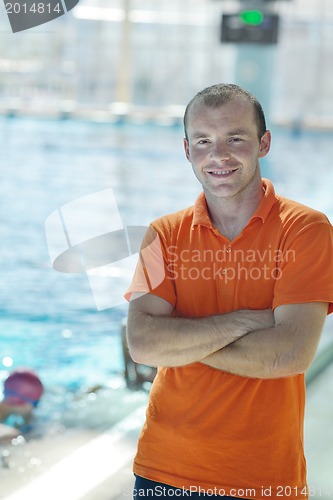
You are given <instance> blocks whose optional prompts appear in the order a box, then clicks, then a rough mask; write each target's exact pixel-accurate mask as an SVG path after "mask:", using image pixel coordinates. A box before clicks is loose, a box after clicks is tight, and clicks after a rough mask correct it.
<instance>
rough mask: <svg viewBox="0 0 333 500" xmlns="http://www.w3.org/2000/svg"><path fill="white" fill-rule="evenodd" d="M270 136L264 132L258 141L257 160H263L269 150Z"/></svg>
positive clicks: (268, 132)
mask: <svg viewBox="0 0 333 500" xmlns="http://www.w3.org/2000/svg"><path fill="white" fill-rule="evenodd" d="M271 140H272V136H271V133H270V131H269V130H266V132H265V133H264V135H263V136H262V138H261V140H260V149H259V158H264V156H266V155H267V154H268V152H269V150H270V148H271Z"/></svg>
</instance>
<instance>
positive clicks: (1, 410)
mask: <svg viewBox="0 0 333 500" xmlns="http://www.w3.org/2000/svg"><path fill="white" fill-rule="evenodd" d="M43 391H44V388H43V384H42V382H41V380H40V379H39V377H38V376H37V374H36V373H35V372H34V371H33V370H30V369H26V368H21V369H17V370H15V371H13V372H12V373H11V374H10V375H9V376H8V378H7V379H6V380H5V382H4V391H3V392H4V399H3V401H1V402H0V441H1V440H6V439H12V438H13V437H15V436H18V435H19V434H20V432H19V430H18V429H16V428H15V427H13V426H11V425H8V420H9V418H10V417H11V416H12V415H15V416H18V417H21V419H22V422H24V423H26V422H28V421H29V419H30V418H31V416H32V412H33V409H34V408H36V406H37V405H38V403H39V400H40V398H41V396H42V394H43ZM1 422H3V423H1Z"/></svg>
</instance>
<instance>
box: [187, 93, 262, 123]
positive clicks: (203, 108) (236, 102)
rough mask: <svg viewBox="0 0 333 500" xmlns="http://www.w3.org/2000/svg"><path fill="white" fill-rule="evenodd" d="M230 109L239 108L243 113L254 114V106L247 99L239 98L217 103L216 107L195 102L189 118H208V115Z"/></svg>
mask: <svg viewBox="0 0 333 500" xmlns="http://www.w3.org/2000/svg"><path fill="white" fill-rule="evenodd" d="M230 107H233V108H239V109H240V110H242V111H245V110H246V109H248V110H251V111H253V112H254V106H253V104H252V103H251V102H250V101H248V100H247V99H244V98H242V97H239V98H232V99H228V100H226V101H224V102H222V103H221V104H218V103H216V104H214V105H213V104H212V105H210V104H206V103H205V102H204V101H202V100H198V101H197V102H194V103H193V104H192V106H191V107H190V109H189V113H188V116H189V118H194V117H195V118H196V117H200V116H206V115H208V114H214V113H216V114H218V113H219V112H223V111H226V110H227V109H228V108H230Z"/></svg>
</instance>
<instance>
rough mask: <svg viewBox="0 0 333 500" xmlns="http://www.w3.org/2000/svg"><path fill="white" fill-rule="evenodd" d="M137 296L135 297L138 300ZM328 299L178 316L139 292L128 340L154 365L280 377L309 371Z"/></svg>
mask: <svg viewBox="0 0 333 500" xmlns="http://www.w3.org/2000/svg"><path fill="white" fill-rule="evenodd" d="M133 299H134V300H133ZM327 306H328V305H327V303H324V302H310V303H306V304H291V305H285V306H280V307H277V308H276V309H275V311H274V314H273V313H272V311H271V310H239V311H233V312H230V313H226V314H219V315H214V316H208V317H204V318H177V317H174V316H172V313H173V308H172V306H171V304H169V303H168V302H167V301H165V300H164V299H162V298H160V297H157V296H155V295H151V294H146V295H143V296H141V297H139V296H137V295H134V296H133V298H132V301H131V303H130V307H129V316H128V328H127V336H128V344H129V349H130V353H131V356H132V357H133V359H134V361H136V362H138V363H143V364H146V365H151V366H172V367H175V366H183V365H187V364H190V363H194V362H201V363H204V364H206V365H208V366H211V367H212V368H215V369H218V370H223V371H226V372H230V373H233V374H236V375H240V376H244V377H251V378H277V377H286V376H291V375H296V374H298V373H303V372H305V371H306V369H307V368H308V366H309V365H310V363H311V361H312V359H313V357H314V355H315V353H316V349H317V346H318V342H319V338H320V334H321V331H322V328H323V325H324V322H325V317H326V314H327Z"/></svg>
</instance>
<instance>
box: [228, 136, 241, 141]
mask: <svg viewBox="0 0 333 500" xmlns="http://www.w3.org/2000/svg"><path fill="white" fill-rule="evenodd" d="M241 140H242V139H241V138H240V137H231V138H230V139H229V142H241Z"/></svg>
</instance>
